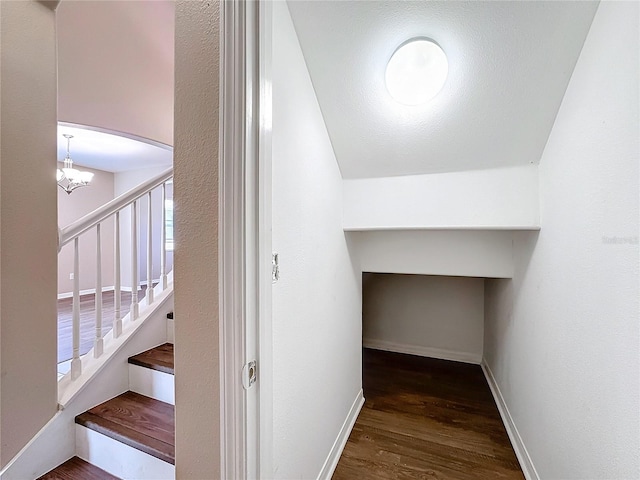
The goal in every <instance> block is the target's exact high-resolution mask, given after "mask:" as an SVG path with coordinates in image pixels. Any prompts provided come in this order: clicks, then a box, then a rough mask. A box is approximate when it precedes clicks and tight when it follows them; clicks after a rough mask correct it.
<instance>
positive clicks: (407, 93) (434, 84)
mask: <svg viewBox="0 0 640 480" xmlns="http://www.w3.org/2000/svg"><path fill="white" fill-rule="evenodd" d="M448 72H449V62H447V56H446V55H445V53H444V52H443V51H442V49H441V48H440V47H439V46H438V45H437V44H436V43H435V42H433V41H431V40H428V39H426V38H414V39H411V40H409V41H407V42H405V43H403V44H402V45H400V47H398V49H397V50H396V51H395V52H394V54H393V55H392V56H391V59H390V60H389V63H388V64H387V71H386V73H385V83H386V85H387V90H388V91H389V93H390V94H391V96H392V97H393V98H394V100H396V101H397V102H399V103H402V104H404V105H420V104H422V103H425V102H428V101H429V100H431V99H432V98H433V97H435V96H436V95H437V94H438V92H439V91H440V90H442V87H443V86H444V83H445V81H446V80H447V73H448Z"/></svg>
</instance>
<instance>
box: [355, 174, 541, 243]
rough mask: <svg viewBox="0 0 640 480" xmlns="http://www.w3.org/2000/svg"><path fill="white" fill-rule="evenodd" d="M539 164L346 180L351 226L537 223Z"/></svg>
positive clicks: (521, 226)
mask: <svg viewBox="0 0 640 480" xmlns="http://www.w3.org/2000/svg"><path fill="white" fill-rule="evenodd" d="M538 224H539V212H538V167H537V166H536V165H531V166H526V167H511V168H497V169H492V170H472V171H468V172H455V173H439V174H432V175H409V176H404V177H384V178H366V179H358V180H345V181H344V219H343V225H344V229H345V230H387V229H403V228H404V229H418V228H430V229H433V228H438V229H447V228H448V229H451V228H457V229H460V228H463V229H474V230H479V229H480V230H481V229H485V230H486V229H512V230H517V229H536V228H537V226H538Z"/></svg>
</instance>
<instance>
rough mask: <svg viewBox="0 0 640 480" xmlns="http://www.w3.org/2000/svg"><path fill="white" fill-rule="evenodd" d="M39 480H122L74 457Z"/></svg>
mask: <svg viewBox="0 0 640 480" xmlns="http://www.w3.org/2000/svg"><path fill="white" fill-rule="evenodd" d="M38 480H120V479H119V478H118V477H114V476H113V475H111V474H110V473H108V472H105V471H104V470H102V469H101V468H98V467H96V466H95V465H91V464H90V463H88V462H85V461H84V460H82V459H81V458H78V457H73V458H71V459H69V460H67V461H66V462H64V463H63V464H62V465H58V466H57V467H56V468H54V469H53V470H51V471H50V472H49V473H45V474H44V475H43V476H41V477H40V478H38Z"/></svg>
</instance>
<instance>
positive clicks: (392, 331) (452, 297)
mask: <svg viewBox="0 0 640 480" xmlns="http://www.w3.org/2000/svg"><path fill="white" fill-rule="evenodd" d="M362 332H363V334H362V336H363V343H364V346H365V347H371V348H378V349H381V350H389V351H393V352H399V353H408V354H412V355H422V356H428V357H434V358H443V359H445V360H456V361H462V362H470V363H477V364H479V363H480V361H481V360H482V348H483V340H484V279H482V278H464V277H446V276H430V275H394V274H378V273H376V274H374V273H364V274H363V278H362Z"/></svg>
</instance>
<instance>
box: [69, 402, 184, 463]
mask: <svg viewBox="0 0 640 480" xmlns="http://www.w3.org/2000/svg"><path fill="white" fill-rule="evenodd" d="M76 423H77V424H79V425H83V426H85V427H87V428H89V429H91V430H95V431H96V432H99V433H102V434H103V435H106V436H108V437H111V438H113V439H115V440H118V441H119V442H122V443H124V444H126V445H129V446H131V447H133V448H136V449H138V450H141V451H143V452H145V453H148V454H149V455H152V456H154V457H156V458H159V459H161V460H164V461H165V462H168V463H171V464H173V465H175V413H174V406H173V405H170V404H168V403H165V402H161V401H159V400H155V399H153V398H150V397H145V396H144V395H140V394H139V393H135V392H125V393H123V394H122V395H118V396H117V397H115V398H112V399H111V400H109V401H107V402H104V403H102V404H100V405H98V406H96V407H93V408H92V409H90V410H87V411H86V412H85V413H82V414H80V415H78V416H77V417H76Z"/></svg>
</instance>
